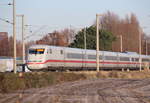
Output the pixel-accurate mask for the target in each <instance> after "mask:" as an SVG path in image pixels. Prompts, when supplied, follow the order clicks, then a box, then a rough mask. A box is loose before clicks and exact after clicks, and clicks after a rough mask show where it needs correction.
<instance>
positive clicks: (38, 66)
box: [27, 63, 46, 70]
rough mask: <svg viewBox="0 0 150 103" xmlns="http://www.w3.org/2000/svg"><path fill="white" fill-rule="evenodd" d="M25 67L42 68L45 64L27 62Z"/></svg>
mask: <svg viewBox="0 0 150 103" xmlns="http://www.w3.org/2000/svg"><path fill="white" fill-rule="evenodd" d="M27 67H28V68H29V69H31V70H32V69H34V70H39V69H43V68H46V65H45V64H37V63H27Z"/></svg>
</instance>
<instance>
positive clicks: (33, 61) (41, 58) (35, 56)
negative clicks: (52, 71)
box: [27, 48, 46, 71]
mask: <svg viewBox="0 0 150 103" xmlns="http://www.w3.org/2000/svg"><path fill="white" fill-rule="evenodd" d="M27 67H28V68H29V69H30V70H31V71H34V70H35V71H36V70H41V69H43V68H46V65H45V49H44V48H30V49H29V51H28V60H27Z"/></svg>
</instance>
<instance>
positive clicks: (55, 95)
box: [0, 79, 150, 103]
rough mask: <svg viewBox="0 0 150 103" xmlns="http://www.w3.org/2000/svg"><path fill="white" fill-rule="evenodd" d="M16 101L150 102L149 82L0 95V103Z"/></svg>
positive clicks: (87, 83) (97, 82) (81, 84)
mask: <svg viewBox="0 0 150 103" xmlns="http://www.w3.org/2000/svg"><path fill="white" fill-rule="evenodd" d="M20 94H21V95H22V96H20ZM19 96H20V97H21V98H19ZM16 101H17V102H18V103H91V102H93V103H150V79H92V80H83V81H75V82H68V83H63V84H61V85H54V86H50V87H46V88H40V89H28V90H24V91H17V92H14V93H9V94H4V95H3V94H0V103H16Z"/></svg>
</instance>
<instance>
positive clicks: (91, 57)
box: [88, 55, 96, 59]
mask: <svg viewBox="0 0 150 103" xmlns="http://www.w3.org/2000/svg"><path fill="white" fill-rule="evenodd" d="M88 59H96V55H88Z"/></svg>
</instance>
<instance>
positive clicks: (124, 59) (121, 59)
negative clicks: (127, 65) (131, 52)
mask: <svg viewBox="0 0 150 103" xmlns="http://www.w3.org/2000/svg"><path fill="white" fill-rule="evenodd" d="M120 61H130V58H129V57H120Z"/></svg>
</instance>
